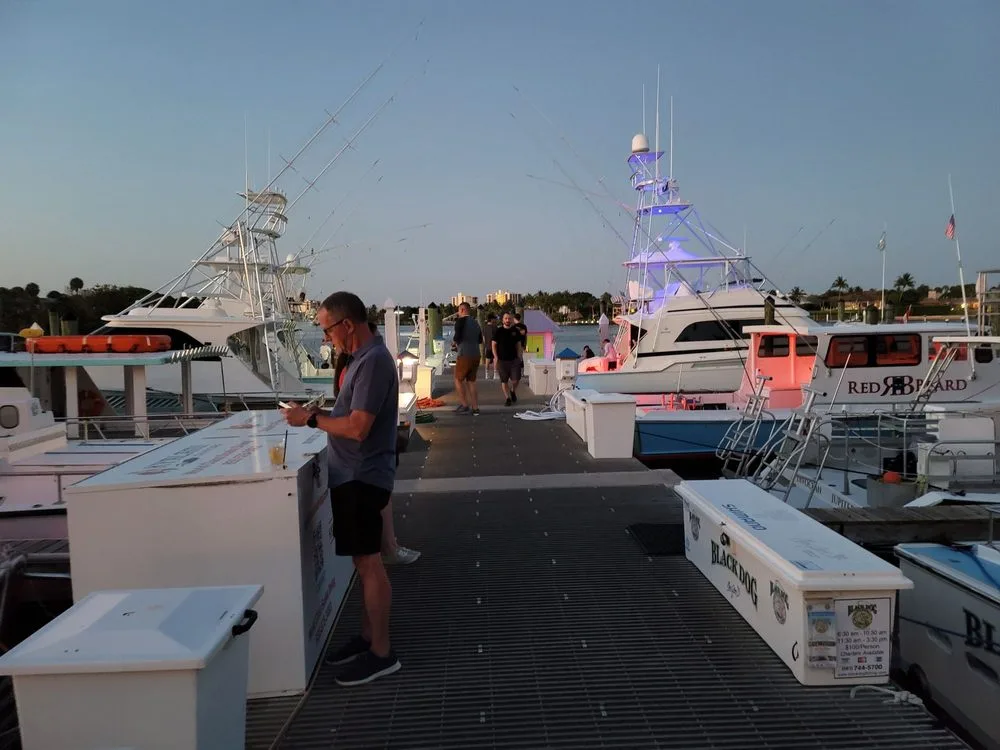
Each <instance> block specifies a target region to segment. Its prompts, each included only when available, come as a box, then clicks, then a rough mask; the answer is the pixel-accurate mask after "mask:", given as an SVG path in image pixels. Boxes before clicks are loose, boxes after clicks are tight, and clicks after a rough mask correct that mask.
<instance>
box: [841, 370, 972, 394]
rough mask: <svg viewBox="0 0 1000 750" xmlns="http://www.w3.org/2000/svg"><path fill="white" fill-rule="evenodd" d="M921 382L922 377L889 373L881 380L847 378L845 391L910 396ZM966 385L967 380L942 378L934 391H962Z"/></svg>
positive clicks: (918, 387)
mask: <svg viewBox="0 0 1000 750" xmlns="http://www.w3.org/2000/svg"><path fill="white" fill-rule="evenodd" d="M923 384H924V380H923V378H915V377H913V376H912V375H889V376H887V377H886V378H884V379H883V380H881V381H878V380H848V381H847V392H848V394H852V393H853V394H855V395H872V396H875V395H877V396H912V395H913V394H914V393H916V392H917V391H919V390H920V388H921V387H922V386H923ZM968 387H969V383H968V381H967V380H962V379H959V380H942V381H940V382H939V383H938V384H937V387H935V388H934V391H935V392H936V391H964V390H965V389H966V388H968Z"/></svg>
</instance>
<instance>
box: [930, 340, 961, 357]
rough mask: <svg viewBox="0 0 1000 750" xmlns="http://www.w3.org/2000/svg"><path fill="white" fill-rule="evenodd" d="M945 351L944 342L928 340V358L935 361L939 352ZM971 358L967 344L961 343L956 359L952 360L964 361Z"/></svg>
mask: <svg viewBox="0 0 1000 750" xmlns="http://www.w3.org/2000/svg"><path fill="white" fill-rule="evenodd" d="M941 351H944V344H939V343H938V342H937V341H934V340H933V339H932V340H931V341H929V342H927V359H928V360H929V361H931V362H933V361H934V360H935V359H937V356H938V353H939V352H941ZM968 358H969V350H968V348H967V347H966V345H965V344H959V346H958V352H957V353H956V354H955V359H953V360H952V362H964V361H965V360H967V359H968Z"/></svg>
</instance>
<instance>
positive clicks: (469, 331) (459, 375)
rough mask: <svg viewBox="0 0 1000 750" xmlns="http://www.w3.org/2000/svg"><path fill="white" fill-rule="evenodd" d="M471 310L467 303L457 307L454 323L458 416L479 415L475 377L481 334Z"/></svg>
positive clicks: (477, 368) (453, 344)
mask: <svg viewBox="0 0 1000 750" xmlns="http://www.w3.org/2000/svg"><path fill="white" fill-rule="evenodd" d="M471 312H472V308H471V307H470V306H469V303H468V302H463V303H462V304H460V305H459V306H458V319H457V320H456V321H455V337H454V338H453V339H452V347H453V348H455V349H457V350H458V359H457V360H456V361H455V390H456V391H458V408H457V409H456V410H455V411H457V412H459V413H460V414H467V413H469V412H472V414H473V415H478V414H479V392H478V391H477V389H476V375H477V373H478V372H479V345H480V344H481V343H482V341H483V332H482V331H481V330H480V328H479V321H478V320H476V319H475V318H473V317H472V315H470V314H469V313H471Z"/></svg>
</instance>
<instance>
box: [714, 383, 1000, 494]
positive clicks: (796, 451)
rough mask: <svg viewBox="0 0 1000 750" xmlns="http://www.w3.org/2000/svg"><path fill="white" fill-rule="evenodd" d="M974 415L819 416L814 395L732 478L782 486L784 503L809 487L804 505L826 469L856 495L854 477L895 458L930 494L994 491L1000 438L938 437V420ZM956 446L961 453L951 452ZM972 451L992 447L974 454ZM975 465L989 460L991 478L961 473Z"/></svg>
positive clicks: (904, 475) (877, 472)
mask: <svg viewBox="0 0 1000 750" xmlns="http://www.w3.org/2000/svg"><path fill="white" fill-rule="evenodd" d="M812 396H813V397H814V396H815V394H812ZM975 416H977V414H976V413H975V412H966V411H956V412H948V411H934V412H929V413H926V412H925V413H920V414H914V413H907V414H894V413H888V412H875V413H869V414H863V415H859V414H837V413H830V412H827V413H826V414H823V415H819V414H817V413H815V412H813V411H812V397H811V398H809V399H808V401H807V404H806V405H805V407H804V408H803V409H802V410H801V411H797V412H796V413H794V414H793V415H792V416H791V417H789V418H788V419H787V420H786V421H785V422H784V423H783V424H782V425H781V427H780V428H779V429H777V430H775V433H774V435H773V436H772V439H770V440H769V441H768V442H767V443H766V444H765V445H764V446H763V447H762V448H761V449H760V450H759V451H758V452H757V453H756V454H754V455H752V456H750V457H748V458H747V459H746V460H743V461H742V462H740V463H738V465H737V470H738V473H736V474H734V476H745V477H747V478H748V479H750V480H751V481H753V482H754V483H755V484H758V485H759V486H761V487H762V488H764V489H767V490H768V491H771V490H774V489H783V490H784V499H785V501H786V502H787V500H788V497H789V495H790V493H791V491H792V488H793V487H795V486H803V487H807V488H808V489H809V490H810V491H809V496H808V498H807V499H806V504H805V507H809V503H810V502H811V501H812V498H813V496H814V494H815V491H816V488H817V486H818V485H819V483H820V482H822V481H823V479H824V477H823V474H824V471H827V470H830V471H836V472H838V473H839V475H840V478H841V480H842V482H843V487H842V489H841V492H842V493H843V494H845V495H850V477H851V474H852V473H853V474H862V475H869V476H882V474H883V473H884V467H885V461H886V459H896V460H897V462H898V466H897V467H895V469H898V471H897V472H896V473H898V474H899V476H900V480H901V481H915V480H916V481H918V482H919V483H920V487H921V489H922V490H924V491H925V490H926V489H928V488H930V487H940V486H941V485H944V487H946V488H947V489H948V490H949V491H952V492H954V491H959V490H962V489H974V488H978V489H982V488H984V487H986V488H995V487H997V486H998V485H1000V478H998V477H997V476H996V473H995V468H996V466H995V462H996V457H997V455H998V450H1000V441H997V440H990V439H977V438H974V437H956V438H953V439H944V440H942V439H940V438H939V437H938V434H937V429H938V426H939V422H940V420H941V419H942V418H944V417H951V418H956V417H957V418H968V417H975ZM980 416H981V415H980ZM919 444H924V445H927V448H925V449H924V450H925V451H926V465H925V467H924V471H922V472H921V471H920V470H919V464H918V463H917V461H916V450H917V447H918V445H919ZM955 446H959V447H960V450H953V448H954V447H955ZM974 446H988V448H987V449H986V450H984V451H982V452H974V453H968V451H969V450H970V449H971V448H973V447H974ZM865 448H868V449H869V451H868V452H866V451H865ZM910 457H912V458H910ZM908 458H909V460H908ZM753 459H756V460H753ZM974 461H980V462H982V461H989V462H990V466H991V470H990V471H989V473H985V474H979V473H975V472H974V471H960V466H962V465H963V464H964V465H965V466H969V465H970V464H971V465H972V466H973V467H975V466H976V465H975V464H972V462H974ZM942 463H944V464H947V467H948V470H947V471H946V472H943V473H942V472H935V471H930V470H929V469H931V468H936V466H937V465H940V464H942ZM804 466H807V467H808V468H809V472H808V473H804V472H803V471H802V470H803V468H804Z"/></svg>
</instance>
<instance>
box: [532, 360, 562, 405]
mask: <svg viewBox="0 0 1000 750" xmlns="http://www.w3.org/2000/svg"><path fill="white" fill-rule="evenodd" d="M524 364H525V366H526V367H527V368H528V387H529V388H531V392H532V393H534V394H535V395H536V396H551V395H553V394H554V393H555V392H556V363H555V362H554V361H553V360H551V359H526V360H525V362H524Z"/></svg>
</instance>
